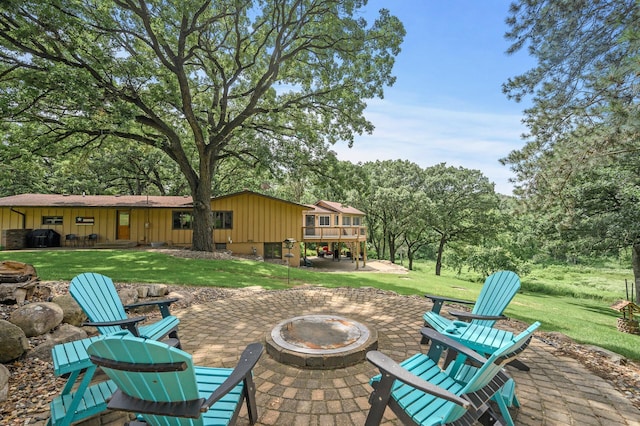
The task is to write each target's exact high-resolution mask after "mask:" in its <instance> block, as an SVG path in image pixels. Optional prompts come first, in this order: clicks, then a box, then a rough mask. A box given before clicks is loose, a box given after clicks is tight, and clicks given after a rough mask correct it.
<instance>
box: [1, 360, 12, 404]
mask: <svg viewBox="0 0 640 426" xmlns="http://www.w3.org/2000/svg"><path fill="white" fill-rule="evenodd" d="M10 376H11V374H10V373H9V369H8V368H7V367H5V366H4V365H2V364H0V402H4V401H6V400H7V397H8V396H9V377H10Z"/></svg>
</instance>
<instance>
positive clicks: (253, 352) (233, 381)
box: [200, 342, 264, 412]
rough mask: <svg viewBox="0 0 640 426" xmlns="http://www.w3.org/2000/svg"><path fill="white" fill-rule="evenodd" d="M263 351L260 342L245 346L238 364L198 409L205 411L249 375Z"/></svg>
mask: <svg viewBox="0 0 640 426" xmlns="http://www.w3.org/2000/svg"><path fill="white" fill-rule="evenodd" d="M263 351H264V346H262V344H261V343H258V342H256V343H251V344H250V345H249V346H247V347H246V348H245V350H244V351H243V352H242V355H240V360H239V361H238V364H237V365H236V367H235V368H234V369H233V371H232V372H231V374H230V375H229V377H227V379H226V380H225V381H224V382H222V383H221V384H220V386H218V388H217V389H216V390H215V391H213V393H212V394H211V396H209V398H207V400H206V401H205V402H204V404H202V408H201V410H200V411H203V412H204V411H207V410H208V409H209V407H211V406H212V405H213V404H215V403H216V402H217V401H218V400H219V399H220V398H222V397H223V396H225V395H226V394H227V393H229V392H230V391H231V390H232V389H233V388H235V387H236V386H237V385H238V383H240V382H241V381H243V380H244V379H245V378H246V377H248V376H249V377H250V376H251V370H253V367H255V365H256V363H257V362H258V360H259V359H260V357H261V356H262V352H263ZM245 391H246V390H245Z"/></svg>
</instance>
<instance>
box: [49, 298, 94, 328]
mask: <svg viewBox="0 0 640 426" xmlns="http://www.w3.org/2000/svg"><path fill="white" fill-rule="evenodd" d="M52 302H53V303H55V304H56V305H58V306H60V307H61V308H62V312H63V317H62V322H65V323H67V324H71V325H75V326H76V327H80V326H81V325H82V323H83V322H85V321H87V315H86V314H85V313H84V311H83V310H82V308H81V307H80V305H78V302H76V301H75V299H74V298H73V297H71V295H70V294H63V295H62V296H56V297H54V298H53V300H52Z"/></svg>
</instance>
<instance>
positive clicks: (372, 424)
mask: <svg viewBox="0 0 640 426" xmlns="http://www.w3.org/2000/svg"><path fill="white" fill-rule="evenodd" d="M394 382H395V378H394V377H393V376H391V375H389V374H388V373H386V372H384V371H383V372H382V377H381V378H380V381H379V382H378V383H374V384H373V392H372V393H371V396H370V397H369V404H371V408H370V409H369V414H368V415H367V419H366V421H365V423H364V425H365V426H377V425H379V424H380V422H381V421H382V416H383V415H384V412H385V410H386V409H387V404H388V403H389V398H391V389H392V388H393V383H394Z"/></svg>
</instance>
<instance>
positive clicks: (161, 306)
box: [124, 298, 178, 318]
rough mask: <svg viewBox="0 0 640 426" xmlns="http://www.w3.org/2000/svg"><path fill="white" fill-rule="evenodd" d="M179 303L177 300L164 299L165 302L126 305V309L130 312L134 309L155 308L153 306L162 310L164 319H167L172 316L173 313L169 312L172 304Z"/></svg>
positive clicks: (150, 301)
mask: <svg viewBox="0 0 640 426" xmlns="http://www.w3.org/2000/svg"><path fill="white" fill-rule="evenodd" d="M177 301H178V299H177V298H173V299H163V300H149V301H146V302H140V303H132V304H130V305H125V306H124V309H126V310H129V309H134V308H140V307H142V306H153V305H156V306H158V308H159V309H160V313H162V318H166V317H168V316H169V315H171V313H170V312H169V305H171V304H172V303H174V302H177Z"/></svg>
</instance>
